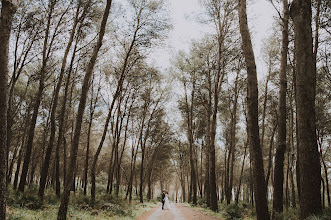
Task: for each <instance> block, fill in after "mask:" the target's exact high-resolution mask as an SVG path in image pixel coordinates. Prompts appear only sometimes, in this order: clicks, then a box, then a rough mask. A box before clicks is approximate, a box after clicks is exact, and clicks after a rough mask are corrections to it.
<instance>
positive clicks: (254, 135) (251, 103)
mask: <svg viewBox="0 0 331 220" xmlns="http://www.w3.org/2000/svg"><path fill="white" fill-rule="evenodd" d="M238 14H239V26H240V33H241V37H242V41H243V44H242V45H243V51H244V56H245V61H246V68H247V109H248V124H247V126H248V127H249V129H248V130H249V134H248V135H249V142H250V143H249V149H250V155H251V160H252V164H253V182H254V197H255V201H256V215H257V219H258V220H268V219H270V216H269V211H268V202H267V196H266V185H265V177H264V166H263V158H262V150H261V146H260V138H259V125H258V89H257V73H256V65H255V60H254V52H253V47H252V41H251V37H250V33H249V29H248V25H247V13H246V0H239V5H238Z"/></svg>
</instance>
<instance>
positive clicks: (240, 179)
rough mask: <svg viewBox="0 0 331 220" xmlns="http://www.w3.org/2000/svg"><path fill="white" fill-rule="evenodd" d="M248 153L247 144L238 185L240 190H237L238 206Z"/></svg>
mask: <svg viewBox="0 0 331 220" xmlns="http://www.w3.org/2000/svg"><path fill="white" fill-rule="evenodd" d="M246 152H247V143H246V144H245V152H244V159H243V163H242V165H241V171H240V177H239V184H238V190H237V195H236V204H238V202H239V195H240V190H241V181H242V177H243V174H244V167H245V159H246Z"/></svg>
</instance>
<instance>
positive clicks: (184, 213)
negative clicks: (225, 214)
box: [137, 203, 220, 220]
mask: <svg viewBox="0 0 331 220" xmlns="http://www.w3.org/2000/svg"><path fill="white" fill-rule="evenodd" d="M170 206H171V209H170V210H162V208H161V205H158V206H157V207H155V208H153V209H151V210H150V211H148V212H145V213H143V214H142V215H141V216H139V217H138V218H137V220H193V219H194V220H216V219H220V218H217V217H215V216H211V215H207V214H205V213H203V212H200V211H197V210H195V209H192V208H190V207H189V205H187V204H182V203H171V204H170Z"/></svg>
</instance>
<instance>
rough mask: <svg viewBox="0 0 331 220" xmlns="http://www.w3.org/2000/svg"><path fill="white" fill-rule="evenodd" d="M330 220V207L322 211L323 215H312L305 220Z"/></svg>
mask: <svg viewBox="0 0 331 220" xmlns="http://www.w3.org/2000/svg"><path fill="white" fill-rule="evenodd" d="M329 219H331V207H328V208H326V209H324V210H323V213H322V214H320V215H313V216H310V217H309V218H307V220H329Z"/></svg>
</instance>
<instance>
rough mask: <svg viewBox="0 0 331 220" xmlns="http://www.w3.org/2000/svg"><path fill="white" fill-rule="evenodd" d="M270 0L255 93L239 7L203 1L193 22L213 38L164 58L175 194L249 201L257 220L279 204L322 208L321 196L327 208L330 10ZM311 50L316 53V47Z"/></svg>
mask: <svg viewBox="0 0 331 220" xmlns="http://www.w3.org/2000/svg"><path fill="white" fill-rule="evenodd" d="M270 3H271V4H272V5H273V6H274V8H275V10H277V12H278V14H279V18H278V19H277V20H276V24H275V27H274V33H272V36H270V38H269V39H267V40H266V42H265V43H264V44H265V45H264V47H263V51H262V54H263V59H264V61H265V64H266V66H267V67H268V72H267V74H266V75H267V76H266V78H265V79H264V80H265V84H264V86H263V88H262V86H260V87H259V86H258V82H257V72H256V64H255V59H254V51H253V49H252V43H251V37H250V33H249V29H248V25H247V14H246V11H247V10H246V1H239V2H238V5H235V4H233V2H232V1H218V0H210V1H204V6H205V9H206V10H205V11H206V13H205V15H206V16H205V17H203V18H202V20H203V21H204V22H205V23H206V22H212V24H214V27H215V30H216V32H215V33H214V34H210V35H207V36H206V37H204V38H203V39H201V40H198V41H196V42H193V43H192V45H191V49H190V51H189V52H188V53H185V52H179V53H178V55H177V57H176V58H175V59H174V61H173V68H172V72H173V75H174V77H177V79H178V85H179V86H180V87H181V90H182V92H181V94H182V95H181V98H180V99H179V100H178V106H179V110H180V112H181V115H182V119H183V124H182V125H181V131H182V132H184V133H185V134H186V137H187V138H186V140H185V139H184V140H183V142H184V143H181V144H180V146H181V147H179V148H178V149H177V154H176V166H177V169H176V170H177V176H178V178H179V179H180V183H181V188H182V191H183V192H184V191H186V192H188V198H187V199H188V201H190V202H193V203H194V204H197V195H199V194H200V196H201V197H202V198H204V199H205V200H206V204H207V206H208V207H210V208H211V209H212V210H214V211H217V209H218V205H217V197H218V199H219V200H221V201H223V200H224V199H225V200H226V202H227V204H230V202H231V201H232V200H234V201H235V202H236V203H238V201H239V198H241V199H243V200H245V201H249V202H252V204H254V202H255V205H256V213H257V219H270V218H271V217H272V218H275V216H277V215H279V214H280V213H282V212H283V206H284V201H285V205H286V207H287V208H288V207H289V204H290V200H291V205H292V206H293V207H294V208H295V207H296V204H297V200H299V203H300V210H301V211H300V216H301V219H305V218H307V217H308V216H310V215H312V214H319V213H321V212H322V208H323V207H325V195H326V196H327V201H328V205H330V193H329V181H328V166H327V164H328V162H327V161H330V160H329V159H330V158H329V151H328V145H329V144H330V138H329V137H330V136H329V135H330V127H331V125H330V120H329V115H330V112H329V109H330V93H329V90H330V79H329V77H328V75H330V72H329V70H328V65H329V61H327V57H328V56H329V54H330V53H329V52H328V49H329V46H328V42H329V40H330V39H329V31H328V28H329V26H328V25H327V21H328V19H329V15H328V13H329V12H330V4H329V3H328V2H327V1H316V2H310V1H293V2H291V4H290V5H289V3H288V1H287V0H284V1H280V2H276V1H271V2H270ZM279 8H282V9H281V10H280V9H279ZM312 14H314V18H315V19H314V22H312ZM200 19H201V18H200ZM313 24H314V29H315V30H314V31H315V34H314V36H313V32H312V25H313ZM238 27H239V28H238ZM239 32H240V33H239ZM240 38H241V39H240ZM289 42H290V43H289ZM321 45H322V47H324V51H322V50H318V48H320V47H321ZM307 48H308V49H307ZM245 73H246V74H247V75H245ZM327 78H328V79H327ZM258 87H259V88H258ZM270 87H271V88H270ZM258 89H259V90H264V92H262V94H261V93H260V94H259V93H258ZM246 92H247V93H246ZM259 103H260V104H259ZM240 106H242V108H240ZM216 123H219V126H218V128H217V130H219V131H220V133H219V135H217V136H216V135H215V132H216V131H217V130H216V125H215V124H216ZM215 144H216V145H218V146H219V148H216V151H217V152H216V158H218V160H216V161H215ZM183 146H184V147H183ZM185 146H186V147H185ZM247 149H249V152H248V150H247ZM184 152H185V153H186V154H187V156H185V153H184ZM246 158H249V161H248V162H247V161H246ZM238 159H239V160H238ZM185 161H187V162H186V163H185ZM321 165H323V168H324V175H322V174H321ZM215 166H216V169H215ZM321 180H322V181H321ZM215 181H216V183H215ZM243 184H245V185H244V186H246V187H244V188H242V185H243ZM321 186H323V191H322V193H321ZM215 188H216V189H215ZM290 190H291V191H290ZM290 195H291V198H290ZM321 195H323V198H322V197H321ZM185 196H186V193H183V197H184V198H183V200H185V199H186V198H185ZM284 196H285V198H284ZM268 199H271V200H272V203H273V205H272V216H270V215H269V210H268V202H267V200H268Z"/></svg>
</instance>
